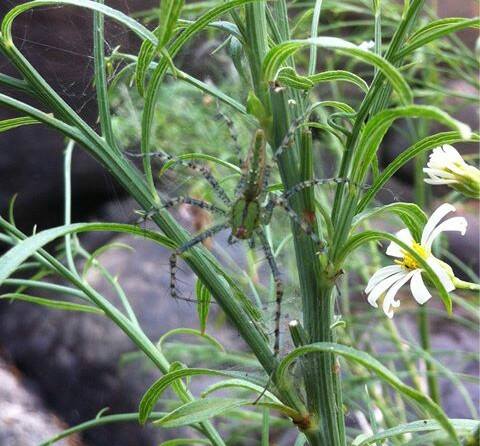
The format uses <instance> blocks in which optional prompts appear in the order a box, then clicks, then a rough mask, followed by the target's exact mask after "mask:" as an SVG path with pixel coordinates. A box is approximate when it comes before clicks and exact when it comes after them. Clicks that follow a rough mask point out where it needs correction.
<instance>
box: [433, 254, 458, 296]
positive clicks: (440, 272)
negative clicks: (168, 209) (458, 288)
mask: <svg viewBox="0 0 480 446" xmlns="http://www.w3.org/2000/svg"><path fill="white" fill-rule="evenodd" d="M427 263H428V264H429V265H430V268H432V269H433V272H434V273H435V274H436V275H437V277H438V279H439V280H440V282H442V285H443V286H444V287H445V289H446V290H447V292H448V293H449V292H450V291H453V290H454V289H455V285H454V284H453V282H452V280H451V279H450V277H448V274H447V272H446V271H445V270H444V269H443V268H442V266H441V265H440V263H438V261H437V259H436V258H435V257H434V256H430V257H429V258H428V259H427Z"/></svg>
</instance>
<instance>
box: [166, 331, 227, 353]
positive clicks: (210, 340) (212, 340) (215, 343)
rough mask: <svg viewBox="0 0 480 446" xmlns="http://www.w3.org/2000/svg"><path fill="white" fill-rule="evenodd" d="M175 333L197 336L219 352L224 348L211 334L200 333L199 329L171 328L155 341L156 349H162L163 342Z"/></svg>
mask: <svg viewBox="0 0 480 446" xmlns="http://www.w3.org/2000/svg"><path fill="white" fill-rule="evenodd" d="M176 335H189V336H197V337H198V338H200V339H201V340H202V341H206V342H208V343H209V344H210V345H212V346H213V347H215V348H216V349H218V350H219V351H221V352H224V351H225V349H224V348H223V345H222V344H220V342H219V341H217V340H216V339H215V338H214V337H213V336H211V335H209V334H207V333H201V332H200V331H199V330H195V329H194V328H174V329H173V330H170V331H167V332H166V333H165V334H164V335H162V336H161V337H160V339H159V340H158V342H157V347H158V349H160V350H162V348H163V343H164V342H165V341H166V340H167V338H169V337H171V336H176Z"/></svg>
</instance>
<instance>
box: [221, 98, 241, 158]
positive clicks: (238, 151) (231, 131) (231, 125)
mask: <svg viewBox="0 0 480 446" xmlns="http://www.w3.org/2000/svg"><path fill="white" fill-rule="evenodd" d="M217 109H218V110H217V113H218V116H220V117H221V118H222V119H223V120H224V121H225V124H227V128H228V133H229V134H230V138H231V139H232V141H233V146H234V147H235V153H236V154H237V160H238V166H239V167H241V166H242V163H243V160H242V147H241V146H240V143H239V142H238V132H237V130H236V128H235V124H234V123H233V121H232V120H231V119H230V118H229V117H228V116H227V115H226V114H225V113H223V112H222V111H221V110H220V107H219V106H218V103H217Z"/></svg>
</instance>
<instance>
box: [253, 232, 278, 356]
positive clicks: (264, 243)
mask: <svg viewBox="0 0 480 446" xmlns="http://www.w3.org/2000/svg"><path fill="white" fill-rule="evenodd" d="M256 234H257V236H258V238H259V239H260V244H261V247H262V250H263V253H264V254H265V258H266V260H267V262H268V265H269V267H270V270H271V272H272V277H273V281H274V283H275V328H274V337H275V339H274V345H273V354H274V356H275V357H277V356H278V354H279V353H280V321H281V317H282V298H283V282H282V279H281V277H280V270H279V269H278V266H277V261H276V260H275V256H274V255H273V251H272V248H271V247H270V243H269V242H268V239H267V236H266V235H265V231H264V229H263V228H259V229H258V230H257V232H256Z"/></svg>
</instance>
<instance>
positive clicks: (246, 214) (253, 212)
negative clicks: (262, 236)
mask: <svg viewBox="0 0 480 446" xmlns="http://www.w3.org/2000/svg"><path fill="white" fill-rule="evenodd" d="M260 211H261V209H260V203H259V202H258V201H257V200H247V199H245V198H243V197H241V198H239V199H238V200H237V201H236V202H235V203H234V204H233V207H232V211H231V212H232V213H231V226H232V235H233V236H234V237H236V238H238V239H240V240H247V239H250V238H251V237H252V236H253V233H254V232H255V230H256V229H258V227H259V226H260Z"/></svg>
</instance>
